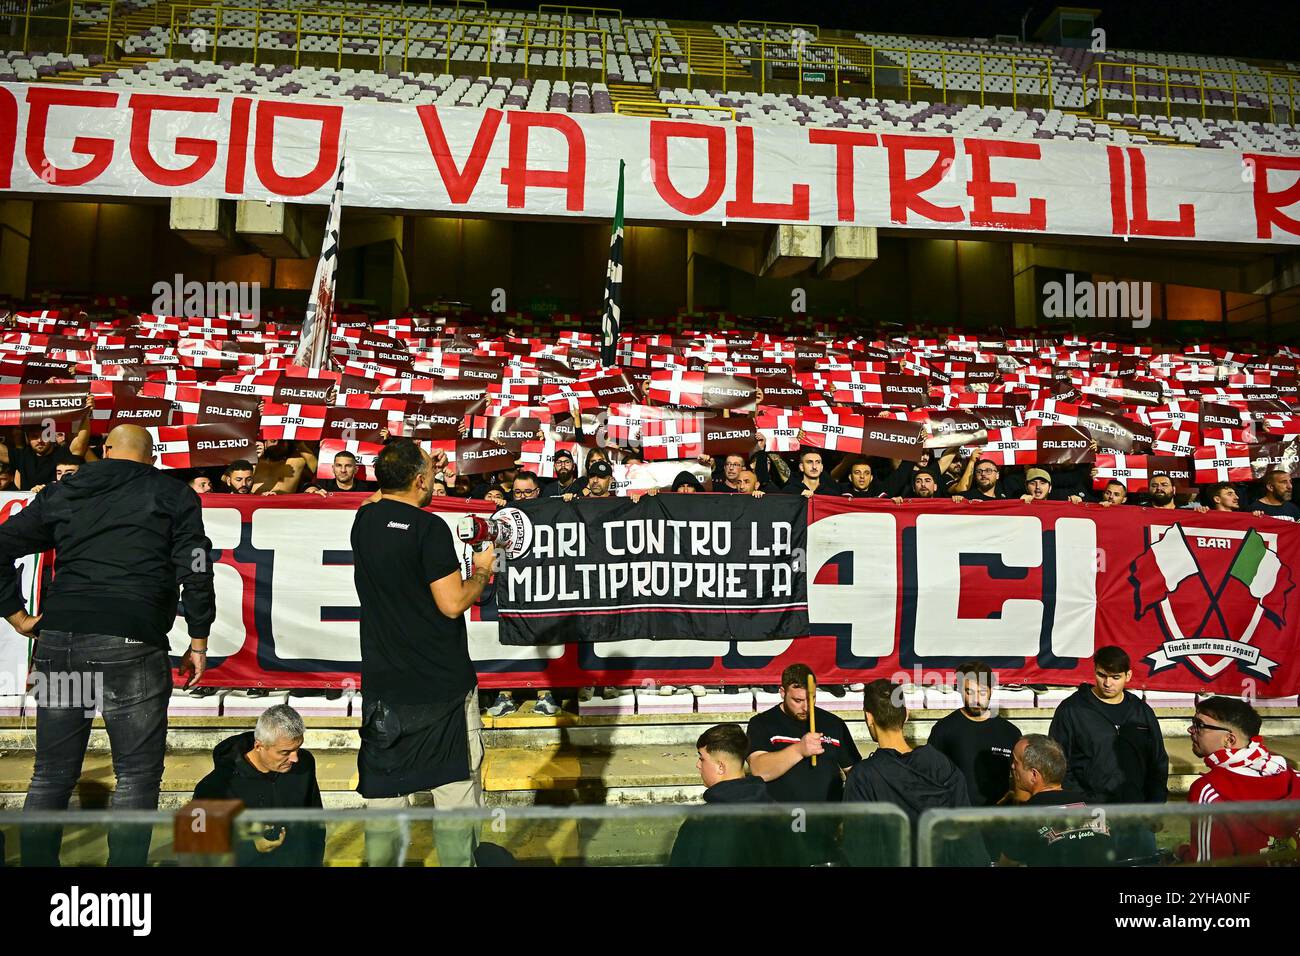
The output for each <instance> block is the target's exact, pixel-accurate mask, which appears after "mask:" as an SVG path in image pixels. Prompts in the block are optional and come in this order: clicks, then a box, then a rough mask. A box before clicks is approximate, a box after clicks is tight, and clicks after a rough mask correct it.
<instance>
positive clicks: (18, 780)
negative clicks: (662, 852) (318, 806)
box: [0, 728, 1300, 807]
mask: <svg viewBox="0 0 1300 956" xmlns="http://www.w3.org/2000/svg"><path fill="white" fill-rule="evenodd" d="M851 729H852V731H853V736H854V739H855V740H856V741H857V743H858V748H859V749H860V750H861V751H862V752H863V754H864V755H865V754H867V753H870V752H871V751H872V750H873V749H875V748H874V745H873V744H872V743H871V742H870V740H869V738H868V737H867V735H866V734H865V733H862V732H860V731H859V729H858V728H851ZM1269 744H1270V746H1271V747H1272V749H1273V750H1274V751H1275V752H1277V753H1280V754H1283V755H1284V756H1286V757H1287V758H1289V759H1290V760H1291V761H1292V762H1293V763H1295V762H1297V760H1300V737H1274V738H1273V739H1272V740H1270V741H1269ZM1166 747H1167V749H1168V751H1169V787H1170V790H1171V792H1172V793H1174V794H1184V793H1186V792H1187V789H1188V787H1190V786H1191V783H1192V782H1193V781H1194V780H1195V779H1196V777H1197V776H1198V775H1199V774H1200V773H1201V772H1202V771H1203V770H1204V764H1203V763H1202V761H1200V760H1199V759H1198V758H1197V757H1196V756H1195V755H1194V754H1193V753H1192V748H1191V740H1190V739H1189V738H1187V737H1186V736H1184V737H1183V738H1181V739H1179V738H1170V739H1168V740H1167V741H1166ZM313 756H314V757H315V758H316V772H317V781H318V783H319V785H320V788H321V791H322V792H323V793H327V794H328V793H333V794H339V793H346V794H348V796H345V797H340V799H339V801H337V802H336V803H335V805H343V806H347V805H353V804H349V803H348V801H349V800H352V799H353V798H354V797H355V794H352V791H353V790H354V789H355V787H356V784H357V776H356V751H355V750H351V749H348V750H341V749H339V750H330V749H315V750H313ZM695 761H696V752H695V748H694V745H693V741H692V743H691V744H631V745H620V746H576V745H574V744H572V743H567V744H565V745H561V746H552V747H541V748H538V747H489V748H488V749H487V752H486V755H485V757H484V763H483V788H484V790H485V792H486V793H487V794H488V795H489V796H490V797H492V800H491V802H492V803H493V804H494V805H503V806H509V805H520V804H527V803H598V804H599V803H639V802H645V803H658V802H680V801H682V800H690V799H694V798H695V797H696V796H698V794H699V793H700V792H701V785H700V780H699V776H698V774H697V772H696V770H695ZM32 763H33V754H32V753H31V751H26V750H24V751H11V752H4V753H0V795H2V796H3V797H4V799H3V801H0V805H4V806H12V805H14V804H15V803H16V802H20V801H19V800H18V798H19V796H20V795H22V794H24V793H25V792H26V790H27V786H28V783H29V781H30V780H31V773H32ZM211 768H212V758H211V755H210V753H209V752H208V751H206V750H205V751H185V752H175V753H170V754H168V756H167V762H166V766H165V769H164V773H163V785H162V790H163V792H164V793H166V794H174V795H182V796H183V795H186V794H188V793H190V792H192V791H193V789H194V786H195V784H197V783H198V781H199V780H200V779H201V778H202V777H203V776H204V775H206V774H207V773H208V771H209V770H211ZM113 787H114V776H113V769H112V764H111V761H110V758H109V755H108V754H106V753H102V752H96V753H88V754H87V755H86V761H85V765H84V769H83V771H82V776H81V781H80V783H79V784H78V794H79V803H80V805H82V806H85V807H93V806H103V805H106V804H107V800H108V795H109V794H110V793H111V791H112V790H113ZM181 802H184V801H183V800H182V801H181Z"/></svg>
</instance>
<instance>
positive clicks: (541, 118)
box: [501, 110, 587, 212]
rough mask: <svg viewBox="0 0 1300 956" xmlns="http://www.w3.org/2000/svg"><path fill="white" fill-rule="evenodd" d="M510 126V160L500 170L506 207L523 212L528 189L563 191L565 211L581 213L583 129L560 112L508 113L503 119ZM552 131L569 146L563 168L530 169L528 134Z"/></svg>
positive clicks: (584, 168) (584, 160)
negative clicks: (535, 128)
mask: <svg viewBox="0 0 1300 956" xmlns="http://www.w3.org/2000/svg"><path fill="white" fill-rule="evenodd" d="M506 123H507V124H508V125H509V126H510V160H509V162H508V163H507V164H506V168H505V169H503V170H501V183H502V185H504V186H505V187H506V206H508V207H509V208H511V209H522V208H524V203H525V193H526V191H527V189H528V188H529V187H530V186H533V187H539V188H542V189H563V190H564V191H565V208H566V209H568V210H569V211H570V212H581V211H582V209H583V195H584V190H585V188H586V182H587V140H586V137H585V136H584V135H583V132H582V127H581V126H579V125H578V124H577V123H576V122H575V121H574V120H573V119H571V118H570V117H568V116H565V115H563V114H561V113H528V112H524V111H522V110H521V111H511V113H510V115H509V116H507V117H506ZM533 127H538V128H540V129H553V130H555V131H556V132H557V133H559V134H560V135H561V136H563V137H564V141H565V144H566V146H567V147H568V155H567V157H566V158H565V168H564V169H557V170H550V169H529V168H528V134H529V132H530V131H531V130H532V129H533Z"/></svg>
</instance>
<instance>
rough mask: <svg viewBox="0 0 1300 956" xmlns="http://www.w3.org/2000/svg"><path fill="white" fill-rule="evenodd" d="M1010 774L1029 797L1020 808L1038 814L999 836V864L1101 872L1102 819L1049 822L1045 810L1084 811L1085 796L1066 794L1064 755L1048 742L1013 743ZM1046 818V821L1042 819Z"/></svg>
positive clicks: (1105, 855) (1105, 853)
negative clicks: (1097, 868)
mask: <svg viewBox="0 0 1300 956" xmlns="http://www.w3.org/2000/svg"><path fill="white" fill-rule="evenodd" d="M1011 767H1012V773H1013V774H1014V775H1015V781H1016V789H1017V790H1022V791H1024V792H1025V793H1028V794H1029V795H1030V796H1029V799H1028V800H1027V801H1025V802H1024V803H1023V804H1021V806H1024V807H1030V808H1034V809H1035V810H1037V811H1038V812H1037V813H1036V814H1035V816H1037V817H1039V819H1035V820H1033V821H1032V822H1030V823H1028V824H1027V825H1022V826H1018V827H1014V828H1013V829H1012V830H1011V831H1010V832H1003V833H1000V834H998V837H999V839H998V846H999V847H1000V849H1001V851H1002V856H1001V859H1000V860H999V863H1001V864H1003V865H1008V864H1020V865H1023V866H1104V865H1106V864H1107V863H1108V862H1110V857H1111V836H1110V830H1109V828H1108V827H1107V826H1106V821H1105V817H1104V816H1102V815H1101V814H1099V813H1098V814H1090V815H1088V816H1087V817H1086V818H1084V819H1074V817H1073V816H1071V818H1070V819H1058V820H1053V819H1051V817H1050V811H1048V810H1046V809H1045V808H1047V807H1059V808H1060V809H1062V810H1064V809H1074V808H1079V807H1086V806H1087V803H1086V802H1085V801H1084V798H1083V794H1081V793H1079V792H1078V791H1075V790H1065V789H1063V788H1062V786H1061V782H1062V781H1063V780H1064V779H1065V768H1066V759H1065V752H1064V751H1063V750H1062V749H1061V745H1060V744H1058V743H1057V742H1056V741H1055V740H1053V739H1052V738H1051V737H1045V736H1044V735H1042V734H1029V735H1028V736H1026V737H1023V738H1022V739H1020V740H1018V741H1017V742H1016V745H1015V748H1014V749H1013V751H1012V764H1011ZM1044 814H1047V816H1046V817H1044V816H1043V815H1044Z"/></svg>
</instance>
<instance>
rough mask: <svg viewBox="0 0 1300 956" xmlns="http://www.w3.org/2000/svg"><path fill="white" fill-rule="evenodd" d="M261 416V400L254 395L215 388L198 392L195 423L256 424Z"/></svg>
mask: <svg viewBox="0 0 1300 956" xmlns="http://www.w3.org/2000/svg"><path fill="white" fill-rule="evenodd" d="M261 417H262V412H261V400H260V399H259V398H258V397H257V396H256V395H236V394H235V393H233V392H219V391H217V390H216V389H215V388H205V389H203V390H202V391H201V392H200V393H199V411H198V420H197V422H196V424H199V425H211V424H213V423H214V422H250V423H252V424H253V425H256V424H257V423H258V422H259V421H260V420H261ZM148 424H151V425H152V424H154V423H153V422H149V423H148Z"/></svg>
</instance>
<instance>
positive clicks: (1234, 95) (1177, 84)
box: [1093, 60, 1297, 122]
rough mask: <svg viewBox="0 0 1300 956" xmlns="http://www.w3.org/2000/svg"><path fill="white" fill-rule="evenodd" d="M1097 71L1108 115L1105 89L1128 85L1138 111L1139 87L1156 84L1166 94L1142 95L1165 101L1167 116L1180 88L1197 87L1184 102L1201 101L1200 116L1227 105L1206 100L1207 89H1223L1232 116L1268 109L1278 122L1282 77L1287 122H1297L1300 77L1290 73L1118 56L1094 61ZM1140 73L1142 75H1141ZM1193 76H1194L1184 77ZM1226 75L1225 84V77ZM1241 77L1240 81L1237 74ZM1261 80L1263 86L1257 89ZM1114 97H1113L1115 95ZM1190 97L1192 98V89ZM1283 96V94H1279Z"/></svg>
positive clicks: (1102, 108) (1100, 105)
mask: <svg viewBox="0 0 1300 956" xmlns="http://www.w3.org/2000/svg"><path fill="white" fill-rule="evenodd" d="M1093 66H1094V67H1095V68H1096V71H1097V80H1096V82H1097V109H1098V113H1099V115H1101V116H1105V115H1106V89H1107V87H1110V88H1112V89H1114V88H1116V87H1119V88H1121V89H1122V88H1125V87H1127V88H1128V90H1129V95H1128V96H1127V97H1126V99H1129V100H1130V101H1131V103H1132V105H1133V113H1134V115H1137V114H1138V113H1141V112H1142V110H1141V108H1140V107H1139V106H1138V103H1139V96H1138V88H1139V87H1142V86H1148V87H1150V86H1154V87H1156V89H1157V90H1160V89H1163V90H1164V96H1163V97H1156V98H1155V99H1154V100H1153V99H1152V98H1151V96H1150V95H1149V94H1144V95H1143V97H1142V99H1143V100H1145V101H1146V102H1147V103H1151V102H1155V103H1159V102H1161V101H1163V102H1164V105H1165V116H1166V117H1167V118H1171V117H1172V116H1173V115H1174V113H1173V104H1174V96H1175V94H1176V93H1178V92H1181V91H1184V90H1186V91H1194V92H1195V93H1196V96H1195V100H1194V101H1193V102H1191V103H1184V104H1183V105H1187V106H1194V105H1197V103H1199V105H1200V107H1201V119H1205V118H1206V116H1207V112H1206V111H1207V106H1226V103H1212V104H1211V103H1207V100H1208V97H1207V95H1206V94H1207V93H1223V94H1226V95H1227V96H1229V97H1231V100H1232V118H1233V119H1234V120H1239V119H1240V118H1241V110H1242V109H1243V108H1246V109H1267V110H1268V113H1269V121H1270V122H1277V119H1276V115H1277V112H1276V109H1275V106H1274V98H1275V96H1274V94H1275V90H1274V82H1275V81H1282V82H1284V83H1285V85H1286V96H1285V101H1286V105H1287V117H1288V120H1287V121H1288V122H1294V118H1295V113H1296V100H1295V92H1296V85H1297V82H1296V80H1297V78H1296V77H1295V76H1292V75H1290V74H1282V73H1271V72H1268V71H1264V72H1248V71H1245V70H1207V69H1204V68H1202V67H1187V66H1179V67H1168V66H1161V65H1160V64H1158V63H1122V62H1119V61H1117V60H1098V61H1097V62H1096V63H1094V64H1093ZM1106 70H1120V71H1127V76H1120V77H1115V76H1109V77H1108V76H1106V75H1105V71H1106ZM1139 73H1141V74H1142V75H1139ZM1184 77H1192V79H1184ZM1225 77H1226V85H1225V83H1224V78H1225ZM1239 77H1240V78H1241V80H1240V81H1239V80H1238V78H1239ZM1261 82H1262V84H1263V86H1264V89H1262V90H1260V89H1258V88H1257V87H1258V85H1259V84H1260V83H1261ZM1112 98H1114V97H1112ZM1187 98H1188V99H1191V96H1190V92H1189V93H1188V94H1187ZM1250 98H1255V99H1259V100H1263V101H1264V104H1263V105H1259V106H1253V105H1250V104H1249V103H1245V102H1243V101H1246V100H1248V99H1250ZM1278 98H1281V97H1278Z"/></svg>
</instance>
